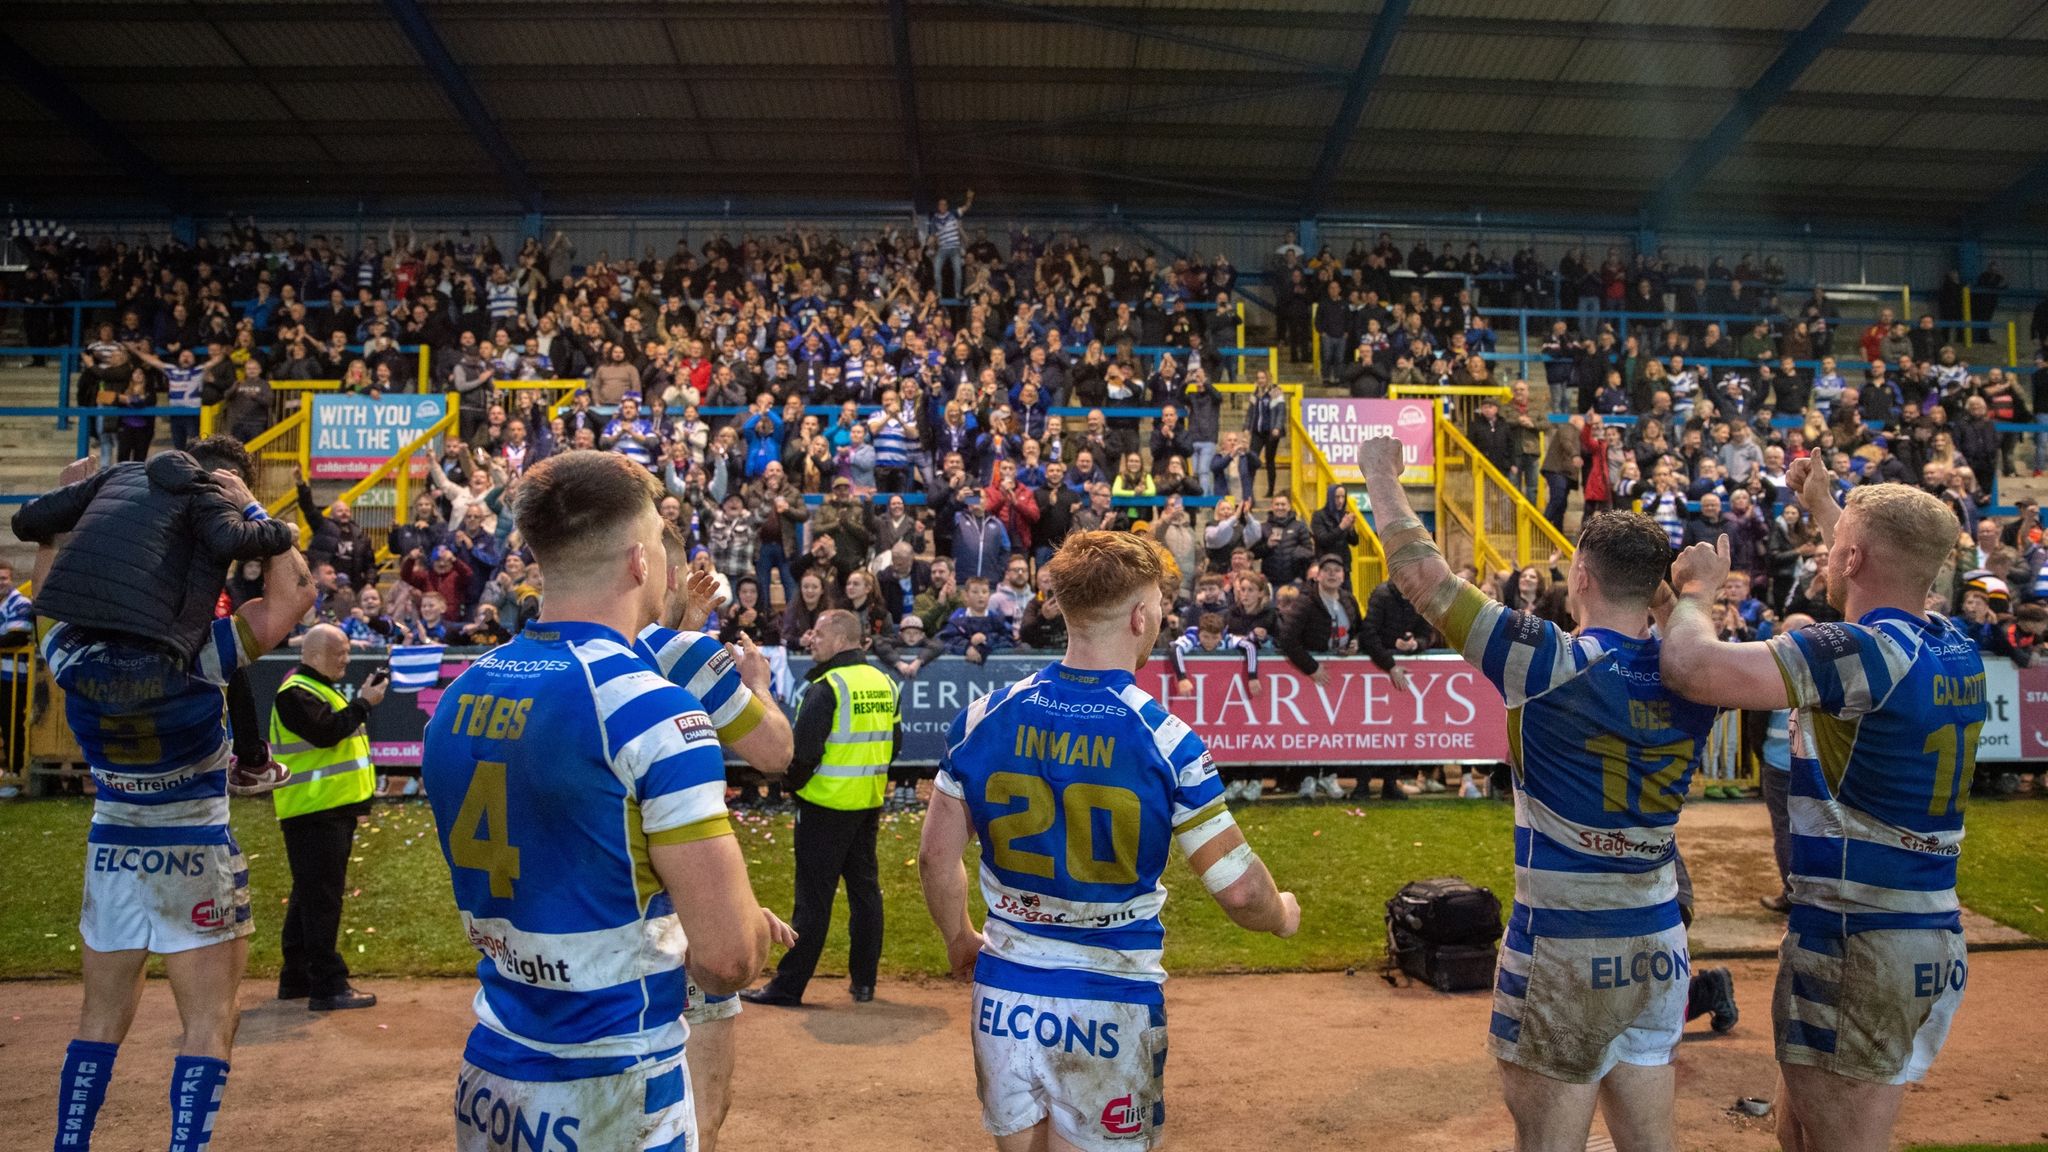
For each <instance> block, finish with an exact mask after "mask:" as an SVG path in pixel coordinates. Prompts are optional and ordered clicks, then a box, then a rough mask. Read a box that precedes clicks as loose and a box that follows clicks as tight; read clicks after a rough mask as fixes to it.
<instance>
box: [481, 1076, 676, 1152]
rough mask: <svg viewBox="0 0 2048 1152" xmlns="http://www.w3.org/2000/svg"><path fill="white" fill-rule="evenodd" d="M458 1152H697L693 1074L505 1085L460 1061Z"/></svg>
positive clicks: (500, 1078)
mask: <svg viewBox="0 0 2048 1152" xmlns="http://www.w3.org/2000/svg"><path fill="white" fill-rule="evenodd" d="M455 1148H456V1152H571V1150H572V1149H576V1150H581V1152H600V1150H602V1152H696V1149H697V1104H696V1100H695V1099H694V1098H693V1097H692V1096H691V1094H690V1067H689V1065H688V1064H687V1063H685V1062H684V1060H683V1054H682V1053H681V1052H677V1053H676V1054H675V1055H673V1056H670V1057H668V1058H666V1059H664V1060H660V1061H656V1062H653V1063H650V1064H647V1065H645V1066H643V1067H639V1068H635V1069H633V1070H632V1071H630V1072H621V1073H619V1074H617V1075H615V1076H592V1077H588V1078H586V1079H582V1080H560V1081H534V1080H508V1079H506V1078H505V1077H503V1076H498V1075H495V1074H493V1073H490V1072H486V1071H484V1070H483V1069H481V1068H478V1067H477V1066H476V1065H474V1064H471V1063H470V1062H469V1061H467V1060H465V1061H463V1062H462V1071H461V1072H460V1073H459V1074H458V1075H457V1077H456V1081H455Z"/></svg>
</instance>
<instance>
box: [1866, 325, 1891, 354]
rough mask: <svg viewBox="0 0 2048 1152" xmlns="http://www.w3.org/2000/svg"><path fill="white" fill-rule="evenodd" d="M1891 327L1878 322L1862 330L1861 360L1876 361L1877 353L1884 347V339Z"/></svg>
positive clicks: (1889, 332)
mask: <svg viewBox="0 0 2048 1152" xmlns="http://www.w3.org/2000/svg"><path fill="white" fill-rule="evenodd" d="M1891 330H1892V327H1891V325H1889V324H1886V323H1885V322H1884V321H1882V320H1880V321H1878V322H1877V323H1875V324H1872V325H1871V326H1870V327H1868V328H1865V329H1864V330H1863V341H1862V343H1863V358H1864V359H1865V360H1876V359H1878V352H1879V350H1880V349H1882V348H1883V346H1884V338H1885V337H1886V336H1888V335H1890V334H1891Z"/></svg>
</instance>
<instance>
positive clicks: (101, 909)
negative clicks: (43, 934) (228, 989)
mask: <svg viewBox="0 0 2048 1152" xmlns="http://www.w3.org/2000/svg"><path fill="white" fill-rule="evenodd" d="M152 831H154V829H152ZM165 831H174V830H172V829H166V830H165ZM255 930H256V925H255V923H254V921H252V920H251V919H250V915H249V866H248V864H247V863H245V862H244V861H243V859H242V849H241V847H240V846H239V845H237V844H236V843H235V839H234V837H233V836H232V835H230V836H229V837H228V842H227V843H225V844H166V845H150V846H147V847H144V846H139V845H131V844H93V843H88V844H87V845H86V846H85V903H84V905H83V906H82V907H81V908H80V910H79V913H78V934H79V936H81V937H82V938H84V940H85V946H86V947H88V948H90V949H92V950H93V951H95V952H121V951H126V950H128V949H135V948H141V949H147V950H149V951H151V952H155V953H158V954H159V955H168V954H170V953H172V952H190V951H192V950H193V949H195V948H205V947H208V946H210V945H214V944H222V943H225V942H227V941H230V940H234V939H237V938H239V937H243V936H247V935H248V934H249V933H251V932H253V931H255Z"/></svg>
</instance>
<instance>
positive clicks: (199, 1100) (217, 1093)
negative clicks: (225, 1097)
mask: <svg viewBox="0 0 2048 1152" xmlns="http://www.w3.org/2000/svg"><path fill="white" fill-rule="evenodd" d="M227 1086H228V1062H227V1061H225V1060H216V1059H214V1058H213V1057H211V1056H180V1057H178V1059H177V1061H176V1062H175V1063H173V1064H172V1065H171V1147H170V1152H206V1146H207V1145H208V1144H211V1143H212V1142H213V1114H214V1113H215V1112H218V1111H220V1098H221V1093H223V1092H225V1091H226V1090H227Z"/></svg>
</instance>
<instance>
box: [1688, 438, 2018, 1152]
mask: <svg viewBox="0 0 2048 1152" xmlns="http://www.w3.org/2000/svg"><path fill="white" fill-rule="evenodd" d="M1786 482H1787V483H1788V484H1789V485H1791V486H1792V488H1793V489H1794V491H1797V492H1798V493H1799V494H1800V497H1801V499H1802V500H1803V501H1804V502H1805V504H1806V506H1807V509H1808V510H1809V512H1810V513H1811V514H1812V515H1813V518H1814V522H1815V523H1816V525H1818V526H1819V528H1820V531H1821V539H1822V541H1823V542H1824V543H1826V544H1827V545H1828V546H1829V552H1828V564H1827V586H1828V599H1829V601H1830V603H1831V604H1833V606H1834V607H1836V608H1837V609H1840V610H1841V611H1842V613H1843V617H1844V620H1845V621H1846V622H1845V623H1839V624H1816V625H1813V626H1811V627H1807V628H1801V629H1799V630H1797V631H1790V632H1785V633H1781V634H1780V635H1778V636H1774V637H1772V638H1771V639H1770V640H1769V641H1767V642H1765V643H1762V644H1739V645H1738V644H1724V643H1721V642H1720V641H1718V640H1717V639H1715V636H1714V631H1713V626H1712V624H1711V623H1710V622H1708V615H1709V612H1710V611H1711V604H1712V601H1713V598H1714V590H1715V589H1718V588H1719V586H1720V581H1721V580H1722V579H1723V578H1724V577H1725V576H1726V575H1727V572H1728V542H1727V538H1726V537H1723V538H1722V539H1721V541H1720V542H1719V547H1718V548H1715V547H1710V546H1708V545H1705V544H1696V545H1694V546H1693V547H1692V548H1689V549H1687V550H1686V551H1685V552H1684V553H1683V554H1681V555H1680V556H1679V558H1678V560H1677V562H1676V563H1675V564H1674V565H1673V566H1672V583H1673V585H1674V586H1675V587H1676V588H1677V589H1678V591H1679V606H1678V609H1677V610H1676V611H1675V612H1674V613H1673V614H1672V618H1671V623H1670V638H1669V639H1668V640H1667V641H1666V642H1665V648H1664V674H1665V676H1666V677H1667V678H1668V679H1670V680H1671V681H1672V683H1673V684H1674V685H1675V686H1676V687H1677V688H1678V690H1679V691H1681V692H1683V693H1685V694H1686V695H1687V696H1690V697H1692V698H1694V699H1699V700H1705V701H1710V702H1712V703H1715V704H1718V705H1721V706H1723V707H1730V708H1750V709H1776V708H1794V709H1797V710H1798V713H1799V716H1798V721H1799V723H1798V730H1799V735H1800V737H1801V738H1802V739H1801V742H1800V744H1799V745H1798V746H1797V747H1796V748H1795V751H1794V754H1793V758H1792V779H1791V795H1790V797H1789V798H1788V801H1787V810H1788V815H1789V817H1790V820H1791V833H1792V861H1791V877H1790V886H1791V901H1792V909H1791V916H1790V919H1789V922H1788V924H1787V929H1786V933H1785V940H1784V943H1783V944H1782V945H1781V946H1780V948H1779V954H1778V984H1777V990H1776V996H1775V999H1774V1002H1773V1004H1772V1018H1773V1024H1774V1025H1775V1028H1776V1033H1777V1055H1778V1064H1779V1069H1780V1072H1781V1074H1782V1076H1783V1079H1784V1091H1783V1092H1782V1093H1781V1096H1780V1098H1781V1099H1783V1100H1784V1101H1785V1107H1784V1108H1782V1109H1780V1113H1779V1116H1780V1118H1779V1122H1778V1137H1779V1141H1780V1142H1781V1143H1782V1144H1783V1145H1784V1146H1785V1147H1786V1148H1787V1149H1791V1150H1793V1152H1800V1150H1804V1149H1828V1150H1830V1152H1832V1150H1833V1149H1852V1150H1859V1152H1860V1150H1862V1149H1882V1148H1886V1147H1889V1146H1890V1139H1891V1130H1892V1125H1893V1122H1894V1121H1895V1120H1896V1119H1897V1116H1898V1110H1899V1106H1900V1104H1901V1102H1902V1101H1903V1099H1904V1096H1905V1085H1906V1084H1908V1083H1911V1082H1913V1081H1916V1080H1919V1079H1920V1078H1921V1077H1922V1076H1924V1075H1925V1074H1926V1072H1927V1069H1928V1068H1929V1067H1930V1066H1931V1065H1932V1064H1933V1062H1934V1058H1935V1056H1936V1054H1937V1053H1939V1052H1940V1051H1941V1047H1942V1044H1943V1042H1944V1041H1945V1040H1946V1039H1947V1037H1948V1030H1949V1024H1950V1022H1951V1021H1952V1020H1953V1019H1954V1016H1955V1012H1956V1009H1957V1007H1958V1006H1960V1004H1961V1003H1962V998H1963V989H1964V985H1965V983H1966V981H1967V976H1968V972H1969V968H1968V960H1967V957H1966V955H1965V953H1964V948H1963V933H1962V917H1961V907H1960V905H1958V904H1957V902H1956V892H1955V887H1956V863H1957V861H1958V860H1959V859H1960V858H1961V856H1962V846H1963V804H1964V800H1965V798H1966V797H1967V796H1968V795H1969V791H1970V775H1971V773H1972V772H1973V771H1974V770H1975V768H1976V761H1977V735H1978V732H1979V730H1980V729H1981V728H1982V726H1983V724H1984V720H1985V715H1986V705H1985V690H1984V662H1983V659H1982V657H1981V656H1980V655H1979V653H1978V651H1977V646H1976V644H1975V643H1973V642H1972V641H1971V640H1970V639H1969V637H1968V636H1967V635H1965V634H1964V633H1963V631H1962V630H1961V629H1959V628H1958V627H1957V626H1956V625H1955V624H1954V622H1952V621H1950V620H1949V619H1947V618H1946V617H1943V616H1939V615H1935V614H1933V613H1930V612H1927V611H1926V600H1927V591H1928V589H1929V587H1930V586H1931V585H1932V584H1933V582H1934V579H1935V577H1936V575H1937V574H1938V573H1939V571H1940V570H1941V567H1942V565H1943V564H1944V563H1945V562H1946V561H1947V559H1948V556H1949V553H1950V552H1951V550H1953V549H1954V547H1955V542H1956V521H1955V517H1954V516H1953V515H1952V514H1951V513H1950V512H1949V511H1948V509H1947V508H1946V506H1944V505H1943V504H1942V502H1941V501H1939V500H1937V499H1935V498H1934V497H1932V496H1930V495H1928V494H1927V493H1925V492H1923V491H1921V490H1919V489H1917V488H1913V487H1909V486H1907V485H1903V484H1872V485H1865V486H1862V487H1858V488H1855V489H1852V490H1851V491H1850V493H1849V496H1848V501H1847V506H1846V507H1844V508H1838V507H1836V505H1835V502H1834V499H1833V484H1832V478H1831V476H1830V475H1829V473H1828V471H1827V469H1826V468H1825V467H1822V466H1819V465H1816V464H1815V462H1814V461H1813V460H1812V459H1807V460H1799V461H1796V462H1794V464H1793V466H1792V468H1791V469H1789V470H1788V472H1787V474H1786Z"/></svg>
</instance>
